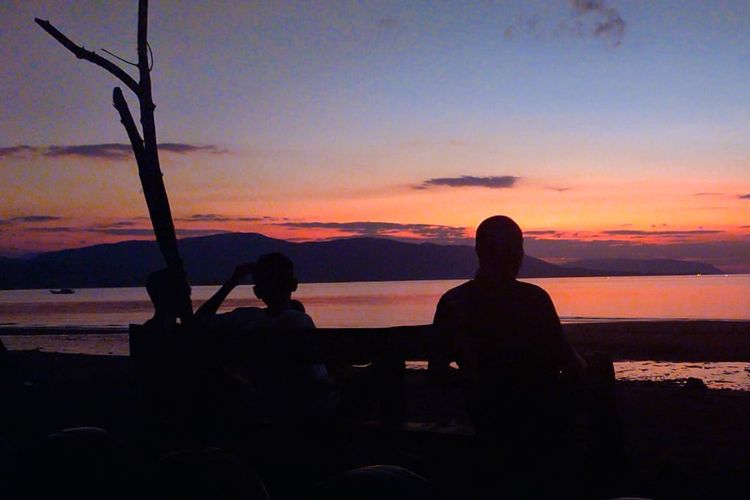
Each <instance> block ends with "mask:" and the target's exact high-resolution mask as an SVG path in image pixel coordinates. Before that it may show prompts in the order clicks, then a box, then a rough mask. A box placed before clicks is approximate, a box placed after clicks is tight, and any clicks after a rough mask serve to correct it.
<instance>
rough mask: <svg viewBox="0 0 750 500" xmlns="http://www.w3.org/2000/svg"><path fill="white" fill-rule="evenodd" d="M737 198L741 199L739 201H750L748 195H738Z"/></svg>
mask: <svg viewBox="0 0 750 500" xmlns="http://www.w3.org/2000/svg"><path fill="white" fill-rule="evenodd" d="M738 198H739V199H741V200H750V193H747V194H741V195H739V197H738Z"/></svg>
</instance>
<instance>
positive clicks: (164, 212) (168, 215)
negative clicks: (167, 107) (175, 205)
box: [35, 0, 192, 322]
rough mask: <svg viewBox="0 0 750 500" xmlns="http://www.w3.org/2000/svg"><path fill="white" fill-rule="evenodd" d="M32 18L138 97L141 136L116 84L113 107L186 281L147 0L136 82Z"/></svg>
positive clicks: (162, 239) (157, 227)
mask: <svg viewBox="0 0 750 500" xmlns="http://www.w3.org/2000/svg"><path fill="white" fill-rule="evenodd" d="M35 21H36V23H37V24H38V25H39V26H41V27H42V29H44V30H45V31H46V32H47V33H49V34H50V36H52V37H53V38H54V39H55V40H57V41H58V42H60V43H61V44H62V45H63V46H64V47H65V48H66V49H68V50H69V51H71V52H72V53H73V54H74V55H75V56H76V57H77V58H79V59H85V60H87V61H89V62H91V63H93V64H96V65H97V66H100V67H102V68H104V69H105V70H107V71H109V72H110V73H111V74H113V75H114V76H116V77H117V78H118V79H120V81H122V82H123V83H124V84H125V85H127V87H128V88H129V89H130V90H132V91H133V92H134V93H135V95H136V96H137V97H138V102H139V104H140V112H141V128H142V130H143V138H141V134H140V132H139V131H138V127H137V126H136V124H135V121H134V120H133V116H132V114H131V113H130V109H129V108H128V104H127V102H126V101H125V98H124V96H123V95H122V90H120V88H119V87H115V89H114V91H113V93H112V101H113V104H114V107H115V109H117V111H118V113H119V114H120V121H121V122H122V124H123V126H124V127H125V131H126V132H127V134H128V138H129V139H130V144H131V146H132V147H133V154H134V156H135V160H136V163H137V164H138V175H139V177H140V179H141V185H142V186H143V195H144V197H145V198H146V205H147V206H148V212H149V216H150V218H151V224H152V225H153V228H154V234H155V236H156V241H157V243H158V244H159V249H160V250H161V253H162V255H163V256H164V260H165V262H166V264H167V267H168V268H169V269H171V270H172V272H173V273H174V274H175V275H177V276H180V277H182V278H183V279H184V280H185V283H187V277H186V275H185V270H184V266H183V263H182V259H181V258H180V252H179V248H178V245H177V237H176V235H175V229H174V222H173V219H172V211H171V209H170V207H169V198H168V197H167V190H166V188H165V186H164V179H163V175H162V172H161V167H160V165H159V149H158V144H157V142H156V122H155V120H154V109H155V108H156V105H155V104H154V101H153V97H152V92H151V65H150V62H149V54H150V47H149V45H148V0H139V2H138V63H137V64H133V63H129V64H132V65H133V66H136V67H137V68H138V74H139V80H140V81H138V82H136V81H135V80H134V79H133V78H132V77H131V76H130V75H129V74H128V73H127V72H126V71H124V70H123V69H122V68H120V67H119V66H117V65H116V64H115V63H113V62H112V61H109V60H108V59H105V58H104V57H102V56H100V55H99V54H97V53H95V52H93V51H88V50H86V49H84V48H83V47H80V46H78V45H76V44H75V43H73V42H72V41H71V40H70V39H69V38H68V37H66V36H65V35H64V34H62V33H61V32H60V31H59V30H58V29H57V28H55V27H54V26H52V24H50V23H49V21H44V20H41V19H35ZM115 57H116V56H115ZM184 288H185V293H189V292H188V288H187V287H184ZM186 299H187V300H181V301H180V303H182V304H189V303H190V301H189V297H186ZM180 315H181V317H182V320H183V322H184V321H185V320H188V319H190V318H192V309H189V308H188V307H185V310H184V311H182V312H181V314H180Z"/></svg>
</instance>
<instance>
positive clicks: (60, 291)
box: [49, 288, 76, 295]
mask: <svg viewBox="0 0 750 500" xmlns="http://www.w3.org/2000/svg"><path fill="white" fill-rule="evenodd" d="M49 293H53V294H55V295H70V294H71V293H76V292H75V291H74V290H73V289H72V288H58V289H57V290H50V291H49Z"/></svg>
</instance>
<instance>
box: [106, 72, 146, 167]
mask: <svg viewBox="0 0 750 500" xmlns="http://www.w3.org/2000/svg"><path fill="white" fill-rule="evenodd" d="M112 104H113V105H114V107H115V109H116V110H117V112H118V113H120V122H121V123H122V125H123V127H125V131H126V132H127V133H128V138H129V139H130V145H131V146H133V154H134V155H135V161H136V163H137V164H138V168H139V170H140V168H141V166H142V165H143V162H144V159H145V155H144V151H143V139H141V134H140V133H139V132H138V127H136V125H135V120H133V115H132V114H131V113H130V108H129V107H128V103H127V101H125V97H124V96H123V95H122V90H120V87H115V89H114V90H113V91H112Z"/></svg>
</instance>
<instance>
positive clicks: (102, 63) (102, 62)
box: [34, 18, 141, 96]
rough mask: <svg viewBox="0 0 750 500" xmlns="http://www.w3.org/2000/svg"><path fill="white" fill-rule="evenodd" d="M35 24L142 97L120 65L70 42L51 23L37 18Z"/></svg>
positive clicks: (136, 86)
mask: <svg viewBox="0 0 750 500" xmlns="http://www.w3.org/2000/svg"><path fill="white" fill-rule="evenodd" d="M34 22H36V23H37V24H38V25H39V26H40V27H41V28H42V29H43V30H44V31H46V32H47V33H49V34H50V36H52V38H54V39H55V40H57V41H58V42H60V44H61V45H62V46H63V47H65V48H66V49H68V50H69V51H71V52H72V53H73V55H75V56H76V57H77V58H78V59H84V60H86V61H89V62H91V63H94V64H96V65H97V66H99V67H101V68H104V69H105V70H107V71H109V72H110V73H112V74H113V75H114V76H116V77H117V78H118V79H120V81H122V83H124V84H125V85H127V86H128V88H129V89H130V90H132V91H133V92H135V94H136V95H138V96H140V93H141V92H140V87H139V85H138V82H136V81H135V79H133V77H132V76H130V75H129V74H128V73H126V72H125V70H123V69H122V68H120V67H119V66H118V65H116V64H115V63H113V62H112V61H110V60H109V59H105V58H103V57H102V56H100V55H99V54H97V53H96V52H93V51H91V50H86V49H84V48H83V47H81V46H79V45H76V44H75V43H74V42H72V41H71V40H70V38H68V37H67V36H65V35H64V34H62V33H61V32H60V30H58V29H57V28H55V27H54V26H52V24H51V23H50V22H49V21H45V20H44V19H39V18H35V19H34Z"/></svg>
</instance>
